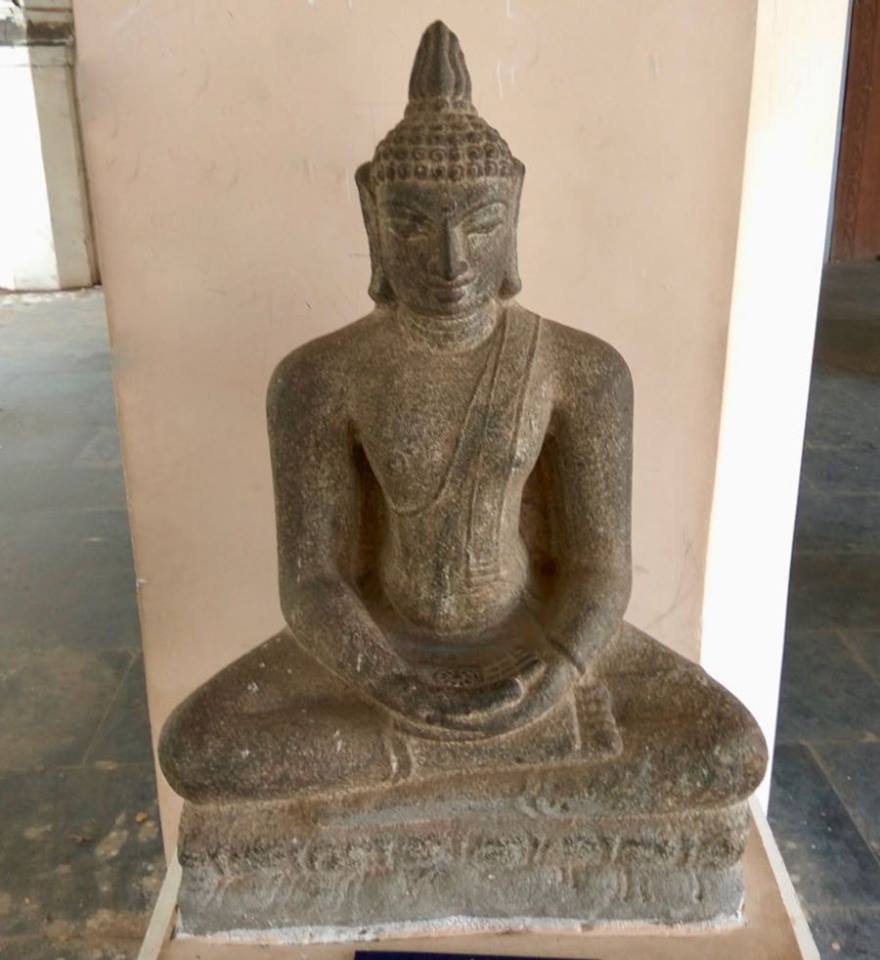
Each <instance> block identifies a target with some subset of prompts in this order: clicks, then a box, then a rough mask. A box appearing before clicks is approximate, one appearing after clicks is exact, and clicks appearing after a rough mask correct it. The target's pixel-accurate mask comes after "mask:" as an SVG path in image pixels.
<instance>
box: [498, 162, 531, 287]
mask: <svg viewBox="0 0 880 960" xmlns="http://www.w3.org/2000/svg"><path fill="white" fill-rule="evenodd" d="M514 164H515V165H516V167H517V176H516V188H515V194H514V201H513V202H514V209H513V238H512V239H511V241H510V258H509V260H508V262H507V270H506V271H505V274H504V279H503V280H502V281H501V287H500V288H499V290H498V296H499V297H501V299H502V300H509V299H510V298H511V297H515V296H516V295H517V294H518V293H519V292H520V290H521V289H522V280H520V277H519V263H518V262H517V255H516V227H517V224H518V222H519V198H520V196H521V194H522V184H523V177H524V176H525V172H526V168H525V167H524V166H523V164H522V163H520V162H519V160H514Z"/></svg>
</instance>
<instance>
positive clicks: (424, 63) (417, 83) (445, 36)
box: [409, 20, 472, 109]
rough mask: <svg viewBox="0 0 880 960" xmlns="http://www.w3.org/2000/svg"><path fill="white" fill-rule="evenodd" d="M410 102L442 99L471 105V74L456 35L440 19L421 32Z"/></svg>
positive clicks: (415, 104)
mask: <svg viewBox="0 0 880 960" xmlns="http://www.w3.org/2000/svg"><path fill="white" fill-rule="evenodd" d="M409 99H410V104H412V105H413V106H415V107H416V108H417V109H418V107H419V105H420V102H424V101H426V100H428V101H431V100H437V99H441V100H444V101H448V102H449V103H450V106H451V105H452V104H456V103H459V104H461V106H460V107H459V109H462V108H466V107H472V104H471V78H470V74H469V73H468V68H467V64H466V63H465V62H464V54H463V53H462V52H461V45H460V44H459V42H458V37H457V36H456V35H455V34H454V33H453V32H452V31H451V30H450V29H449V27H447V26H446V24H445V23H443V22H442V21H440V20H437V21H435V22H434V23H432V24H431V26H430V27H428V29H427V30H426V31H425V32H424V33H423V34H422V39H421V42H420V43H419V49H418V50H417V51H416V58H415V61H414V62H413V68H412V73H411V74H410V78H409Z"/></svg>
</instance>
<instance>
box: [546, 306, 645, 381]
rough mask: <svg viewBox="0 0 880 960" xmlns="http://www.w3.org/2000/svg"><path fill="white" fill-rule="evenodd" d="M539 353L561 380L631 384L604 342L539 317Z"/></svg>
mask: <svg viewBox="0 0 880 960" xmlns="http://www.w3.org/2000/svg"><path fill="white" fill-rule="evenodd" d="M539 320H540V324H541V338H540V344H541V347H540V351H541V355H542V358H543V360H544V362H545V363H547V364H549V365H550V366H551V367H552V369H553V370H554V371H556V372H557V373H559V374H562V375H563V376H565V375H566V374H567V375H570V376H572V377H575V378H577V379H578V380H579V381H583V380H584V378H589V379H591V380H600V381H605V382H608V381H618V382H623V383H629V382H631V379H632V378H631V375H630V370H629V367H628V366H627V363H626V360H624V359H623V357H622V356H621V354H620V353H619V352H618V351H617V350H616V349H615V348H614V347H613V346H611V344H610V343H608V342H607V341H606V340H602V339H600V338H599V337H597V336H595V335H594V334H592V333H587V331H586V330H578V329H576V328H575V327H570V326H567V325H566V324H564V323H557V322H556V321H555V320H548V319H546V318H545V317H540V318H539Z"/></svg>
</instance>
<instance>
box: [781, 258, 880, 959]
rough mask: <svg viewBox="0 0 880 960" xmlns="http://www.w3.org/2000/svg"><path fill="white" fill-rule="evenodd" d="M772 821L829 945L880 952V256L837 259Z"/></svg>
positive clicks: (802, 518) (812, 411)
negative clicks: (861, 260)
mask: <svg viewBox="0 0 880 960" xmlns="http://www.w3.org/2000/svg"><path fill="white" fill-rule="evenodd" d="M770 823H771V825H772V827H773V831H774V833H775V835H776V839H777V841H778V843H779V847H780V850H781V851H782V855H783V858H784V859H785V863H786V866H787V867H788V869H789V872H790V873H791V876H792V879H793V881H794V884H795V888H796V889H797V891H798V894H799V896H800V898H801V901H802V903H803V905H804V908H805V909H806V911H807V915H808V918H809V920H810V926H811V928H812V930H813V934H814V936H815V938H816V941H817V943H818V945H819V949H820V951H821V953H822V957H823V960H824V958H835V960H869V958H870V960H878V958H880V826H878V823H880V263H867V264H843V265H836V266H832V267H829V268H828V269H827V270H826V272H825V276H824V278H823V282H822V297H821V302H820V307H819V323H818V327H817V331H816V352H815V357H814V361H813V376H812V382H811V386H810V404H809V410H808V413H807V429H806V438H805V444H804V459H803V466H802V471H801V484H800V493H799V498H798V514H797V525H796V529H795V543H794V555H793V557H792V568H791V583H790V587H789V605H788V622H787V627H786V642H785V660H784V663H783V668H782V691H781V699H780V704H779V722H778V726H777V747H776V753H775V759H774V767H773V786H772V792H771V795H770Z"/></svg>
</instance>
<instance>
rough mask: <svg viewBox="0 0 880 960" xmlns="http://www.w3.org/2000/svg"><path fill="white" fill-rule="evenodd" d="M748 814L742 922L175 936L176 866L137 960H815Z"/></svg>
mask: <svg viewBox="0 0 880 960" xmlns="http://www.w3.org/2000/svg"><path fill="white" fill-rule="evenodd" d="M752 812H753V815H754V821H755V826H754V828H753V831H752V835H751V837H750V839H749V844H748V847H747V849H746V855H745V874H746V907H745V923H744V924H743V925H742V926H739V927H736V928H731V929H729V930H711V931H706V930H697V929H671V930H670V929H664V930H658V929H656V928H653V929H652V928H646V927H642V928H632V927H627V928H618V929H609V928H608V927H604V928H597V929H593V930H587V931H583V932H581V933H577V934H548V933H543V934H537V933H517V934H504V935H491V936H470V935H460V936H453V937H432V938H429V939H424V938H421V939H416V938H409V939H406V940H383V941H373V942H370V943H344V944H314V945H310V946H297V945H282V944H271V945H266V944H261V945H257V944H236V943H229V942H222V941H217V940H210V939H205V938H201V937H192V938H188V937H184V938H176V937H175V936H174V917H175V904H176V894H177V885H178V883H179V881H180V871H179V867H178V866H177V864H176V863H175V865H174V868H173V869H170V870H169V871H168V875H167V876H166V880H165V883H164V884H163V887H162V891H161V893H160V895H159V899H158V901H157V903H156V909H155V911H154V913H153V919H152V921H151V923H150V927H149V929H148V931H147V935H146V937H145V939H144V943H143V946H142V948H141V952H140V954H139V957H138V960H257V958H259V960H294V958H295V960H343V958H344V960H348V958H350V957H352V956H353V955H354V951H355V950H379V949H382V950H407V951H432V952H447V953H461V954H469V953H482V954H496V955H501V956H518V957H559V958H587V957H589V958H591V960H819V952H818V950H817V949H816V946H815V944H814V942H813V939H812V937H811V935H810V931H809V928H808V926H807V923H806V920H805V918H804V915H803V913H802V911H801V909H800V905H799V904H798V901H797V897H796V895H795V892H794V889H793V888H792V886H791V881H790V880H789V878H788V874H787V872H786V870H785V866H784V864H783V863H782V859H781V857H780V855H779V851H778V850H777V848H776V843H775V841H774V840H773V836H772V834H771V833H770V828H769V827H768V826H767V821H766V818H765V817H764V815H763V813H762V812H761V811H760V810H759V809H758V808H757V807H756V806H755V805H754V804H753V811H752Z"/></svg>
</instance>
